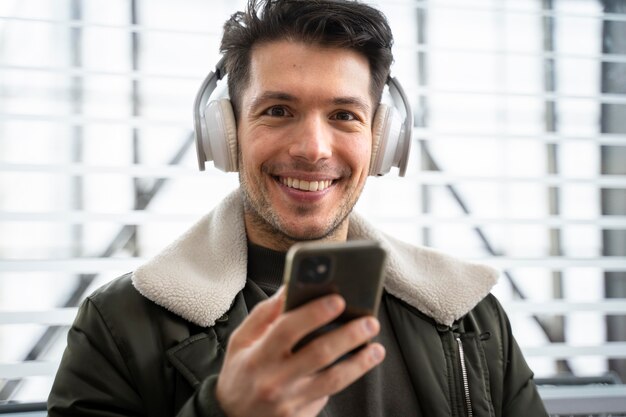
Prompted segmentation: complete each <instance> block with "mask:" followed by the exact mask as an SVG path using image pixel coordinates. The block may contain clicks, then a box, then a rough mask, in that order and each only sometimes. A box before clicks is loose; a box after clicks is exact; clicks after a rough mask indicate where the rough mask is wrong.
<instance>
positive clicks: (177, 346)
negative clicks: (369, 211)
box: [48, 0, 547, 417]
mask: <svg viewBox="0 0 626 417" xmlns="http://www.w3.org/2000/svg"><path fill="white" fill-rule="evenodd" d="M391 44H392V36H391V32H390V29H389V27H388V25H387V22H386V20H385V18H384V17H383V16H382V14H380V13H379V12H378V11H376V10H375V9H372V8H370V7H369V6H365V5H363V4H359V3H354V2H349V1H332V0H320V1H308V0H301V1H293V0H291V1H290V0H275V1H267V2H259V3H257V2H256V1H251V3H250V4H249V5H248V11H247V13H238V14H236V15H234V16H233V18H231V20H229V21H228V22H227V23H226V25H225V32H224V37H223V40H222V47H221V50H222V53H223V54H224V59H225V66H226V70H227V72H228V74H229V94H230V98H231V102H232V108H233V110H234V117H235V119H236V137H235V146H236V147H237V153H236V154H235V155H237V158H236V165H237V169H238V171H239V176H240V184H241V186H240V189H239V190H238V191H237V192H235V193H233V194H232V195H231V196H229V197H228V198H227V199H225V201H224V202H222V204H221V205H220V206H218V207H217V208H216V209H215V210H214V211H213V212H212V213H210V214H209V215H208V216H207V217H205V218H204V219H202V220H201V221H200V222H199V223H198V224H196V225H195V226H194V227H193V228H192V229H191V230H190V231H188V232H187V233H186V234H185V235H183V236H182V237H181V238H180V239H179V240H178V241H176V242H175V243H174V244H172V245H171V246H170V247H169V248H168V249H166V250H165V251H164V252H163V253H161V254H160V255H158V256H157V257H156V258H154V259H153V260H151V261H150V262H148V263H147V264H146V265H144V266H142V267H140V268H139V269H138V270H137V271H135V272H134V273H133V274H129V275H126V276H123V277H121V278H119V279H117V280H115V281H113V282H112V283H111V284H109V285H107V286H106V287H104V288H102V289H100V290H98V291H97V292H96V293H95V294H93V295H92V296H90V297H88V299H87V300H86V301H85V303H83V305H82V306H81V308H80V310H79V313H78V316H77V318H76V321H75V323H74V325H73V327H72V329H71V330H70V333H69V336H68V346H67V349H66V352H65V354H64V357H63V360H62V363H61V366H60V369H59V372H58V374H57V377H56V380H55V383H54V386H53V388H52V392H51V394H50V398H49V401H48V406H49V415H50V416H52V417H54V416H71V415H81V416H122V415H123V416H127V415H138V416H139V415H142V416H173V415H178V416H228V417H239V416H302V417H304V416H317V415H321V416H328V417H331V416H333V417H334V416H342V417H343V416H360V417H362V416H372V417H373V416H394V417H395V416H398V417H406V416H428V417H436V416H507V417H516V416H545V415H547V414H546V412H545V410H544V408H543V405H542V403H541V400H540V398H539V396H538V395H537V391H536V389H535V386H534V384H533V381H532V373H531V371H530V370H529V369H528V367H527V365H526V363H525V361H524V359H523V357H522V355H521V353H520V351H519V348H518V347H517V344H516V343H515V341H514V339H513V337H512V335H511V329H510V327H509V324H508V321H507V319H506V316H505V314H504V312H503V310H502V309H501V307H500V306H499V304H498V303H497V301H496V300H495V299H494V298H493V297H492V296H490V295H488V293H489V290H490V288H491V286H492V285H493V284H494V283H495V279H496V273H495V272H494V271H492V270H491V269H489V268H487V267H483V266H479V265H471V264H467V263H464V262H461V261H458V260H455V259H452V258H449V257H447V256H444V255H442V254H438V253H436V252H433V251H430V250H427V249H424V248H416V247H412V246H410V245H407V244H405V243H402V242H399V241H397V240H394V239H393V238H391V237H389V236H386V235H384V234H382V233H380V232H378V231H376V230H375V229H374V228H373V227H372V226H370V225H369V224H368V223H367V222H366V221H365V220H363V219H362V218H360V217H359V216H358V215H356V214H355V213H352V208H353V207H354V205H355V203H356V201H357V200H358V197H359V195H360V193H361V191H362V189H363V186H364V185H365V182H366V178H367V176H368V174H369V173H370V169H371V167H370V164H371V163H370V161H371V159H372V152H373V150H372V149H373V145H372V143H373V141H376V139H375V138H376V135H377V134H378V133H377V131H378V130H379V127H378V126H377V123H378V120H377V119H378V116H377V115H376V114H377V108H378V107H379V106H378V103H379V101H380V98H381V94H382V91H383V87H384V85H385V81H386V80H387V78H388V75H389V67H390V64H391V61H392V55H391ZM234 123H235V122H233V124H234ZM226 124H227V125H228V122H227V123H226ZM375 146H376V147H377V146H378V144H376V145H375ZM347 239H375V240H378V241H380V242H381V243H382V244H383V246H385V247H386V248H387V249H388V251H389V262H388V268H387V270H386V282H385V291H384V294H383V298H382V300H381V308H380V313H379V316H378V317H377V318H374V317H365V318H361V319H356V320H354V321H352V322H350V323H348V324H346V325H344V326H343V327H341V328H339V329H336V330H334V331H332V332H330V333H327V334H325V335H323V336H320V337H318V338H317V339H315V340H313V341H312V342H310V343H308V344H307V345H306V346H305V347H303V348H302V349H300V350H298V351H296V352H295V353H294V352H293V350H292V349H293V347H294V345H295V344H296V343H297V342H298V341H299V340H300V339H301V338H302V337H303V336H305V335H307V334H308V333H310V332H311V331H312V330H314V329H316V328H318V327H320V326H322V325H324V324H325V323H328V322H330V321H332V320H333V319H334V318H336V317H337V316H338V315H339V314H340V313H341V311H342V310H343V308H344V304H345V302H344V301H343V300H342V299H341V298H340V297H339V296H328V297H325V298H321V299H318V300H316V301H313V302H311V303H309V304H306V305H305V306H303V307H300V308H298V309H296V310H293V311H291V312H288V313H284V312H283V306H284V294H283V292H282V291H281V290H279V289H278V288H279V286H280V282H281V278H282V266H283V263H284V253H285V251H286V250H287V249H288V248H289V247H290V246H291V245H292V244H293V243H295V242H298V241H310V240H319V241H345V240H347ZM354 279H355V280H358V279H359V277H356V276H355V277H354ZM272 294H273V295H272ZM269 295H271V297H269V298H268V296H269ZM372 338H375V339H374V341H373V342H371V343H367V342H368V341H369V340H370V339H372ZM364 343H367V344H366V346H365V348H363V349H361V350H359V351H358V352H357V353H356V354H354V355H351V356H349V357H348V358H347V359H344V360H342V361H340V362H338V363H336V364H334V365H332V366H329V365H331V364H333V363H334V362H335V361H336V360H337V359H338V358H340V357H342V356H344V355H345V354H346V353H347V352H350V351H352V350H353V349H354V348H356V347H358V346H360V345H363V344H364Z"/></svg>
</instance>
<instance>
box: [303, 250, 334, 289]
mask: <svg viewBox="0 0 626 417" xmlns="http://www.w3.org/2000/svg"><path fill="white" fill-rule="evenodd" d="M299 275H300V276H299V280H300V281H301V282H304V283H309V284H318V283H321V282H324V281H326V280H327V279H328V277H329V275H330V258H328V257H326V256H314V257H311V258H306V259H303V260H302V264H301V266H300V274H299Z"/></svg>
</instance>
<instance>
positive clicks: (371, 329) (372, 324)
mask: <svg viewBox="0 0 626 417" xmlns="http://www.w3.org/2000/svg"><path fill="white" fill-rule="evenodd" d="M363 327H365V331H366V332H367V334H368V335H374V334H376V332H377V331H378V325H377V323H376V321H375V320H374V319H373V318H366V319H365V320H363Z"/></svg>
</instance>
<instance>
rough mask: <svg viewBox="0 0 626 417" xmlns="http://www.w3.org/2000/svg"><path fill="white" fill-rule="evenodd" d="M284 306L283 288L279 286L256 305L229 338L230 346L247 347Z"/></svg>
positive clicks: (259, 335) (268, 325)
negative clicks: (268, 296)
mask: <svg viewBox="0 0 626 417" xmlns="http://www.w3.org/2000/svg"><path fill="white" fill-rule="evenodd" d="M284 305H285V288H284V286H281V287H280V288H279V289H278V291H276V293H275V294H274V295H272V296H271V297H270V298H268V299H267V300H263V301H261V302H260V303H258V304H257V305H256V306H255V307H254V308H253V309H252V312H251V313H250V315H249V316H248V317H246V319H245V320H244V321H243V322H242V323H241V325H239V327H238V328H237V330H236V331H235V332H234V333H233V335H232V336H231V341H230V344H238V345H239V346H238V347H243V346H247V345H249V344H251V343H253V342H254V341H256V340H257V339H259V338H260V337H261V336H262V335H263V333H265V331H266V330H267V329H268V328H269V327H270V325H271V324H272V323H273V322H274V321H275V320H276V319H277V318H278V317H279V316H280V314H281V313H282V311H283V308H284Z"/></svg>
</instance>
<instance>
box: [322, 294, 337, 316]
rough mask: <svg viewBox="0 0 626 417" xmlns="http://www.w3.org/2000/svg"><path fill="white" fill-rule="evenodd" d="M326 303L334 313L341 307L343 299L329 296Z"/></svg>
mask: <svg viewBox="0 0 626 417" xmlns="http://www.w3.org/2000/svg"><path fill="white" fill-rule="evenodd" d="M324 304H325V305H326V308H327V309H328V311H331V312H333V313H334V312H335V311H337V310H339V309H340V308H341V300H340V299H339V298H338V297H329V298H327V299H326V301H325V303H324Z"/></svg>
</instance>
